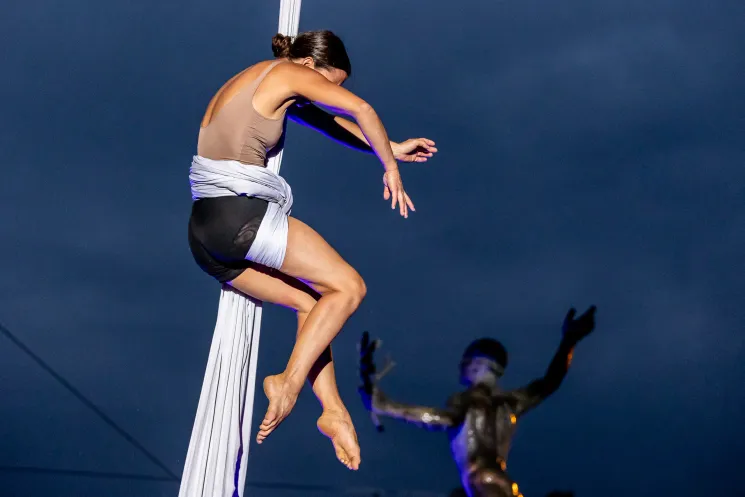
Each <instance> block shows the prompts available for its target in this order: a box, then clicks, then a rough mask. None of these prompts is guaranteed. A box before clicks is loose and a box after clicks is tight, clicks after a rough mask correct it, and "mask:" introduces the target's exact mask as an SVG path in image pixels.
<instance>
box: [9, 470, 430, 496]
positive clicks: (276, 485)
mask: <svg viewBox="0 0 745 497" xmlns="http://www.w3.org/2000/svg"><path fill="white" fill-rule="evenodd" d="M0 473H28V474H46V475H60V476H76V477H84V478H101V479H107V480H133V481H153V482H166V483H176V482H174V480H173V479H171V478H169V477H167V476H150V475H142V474H135V473H113V472H104V471H80V470H72V469H58V468H43V467H36V466H0ZM246 487H248V488H257V489H264V490H297V491H305V492H322V493H326V494H332V495H371V496H380V497H384V496H385V497H396V496H400V497H403V496H418V497H444V495H442V494H439V493H434V492H426V491H411V490H385V489H377V488H355V487H338V486H334V485H312V484H303V483H285V482H259V481H253V482H252V481H248V482H246Z"/></svg>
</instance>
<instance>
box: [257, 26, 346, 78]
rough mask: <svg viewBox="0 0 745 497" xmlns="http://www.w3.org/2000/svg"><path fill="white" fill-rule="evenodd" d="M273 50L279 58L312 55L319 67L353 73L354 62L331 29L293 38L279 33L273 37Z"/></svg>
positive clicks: (302, 34)
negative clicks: (350, 59)
mask: <svg viewBox="0 0 745 497" xmlns="http://www.w3.org/2000/svg"><path fill="white" fill-rule="evenodd" d="M272 52H273V53H274V56H275V57H277V58H281V57H289V58H290V59H304V58H306V57H311V58H312V59H313V60H314V61H315V63H316V67H317V68H318V69H324V68H328V67H333V68H335V69H341V70H342V71H344V72H345V73H347V76H351V75H352V63H351V62H350V61H349V55H347V49H346V48H345V47H344V43H343V42H342V41H341V38H339V37H338V36H336V35H335V34H334V33H332V32H331V31H327V30H321V31H306V32H305V33H300V34H299V35H297V37H296V38H295V39H294V40H293V39H292V38H290V37H289V36H285V35H283V34H279V33H277V34H276V35H274V37H273V38H272Z"/></svg>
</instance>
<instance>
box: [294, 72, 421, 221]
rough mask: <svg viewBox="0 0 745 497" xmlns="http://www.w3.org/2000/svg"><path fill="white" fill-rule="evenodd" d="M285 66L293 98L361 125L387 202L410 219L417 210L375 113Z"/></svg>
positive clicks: (319, 80) (323, 82)
mask: <svg viewBox="0 0 745 497" xmlns="http://www.w3.org/2000/svg"><path fill="white" fill-rule="evenodd" d="M283 65H285V66H286V67H284V68H283V69H284V70H285V71H287V74H286V77H285V78H283V80H284V82H285V83H284V84H285V85H286V90H287V91H288V92H289V93H290V96H301V97H304V98H306V99H308V100H310V101H311V102H317V103H319V104H320V105H323V106H324V107H327V108H329V109H330V110H331V111H332V112H337V113H340V114H345V115H347V116H349V117H352V118H353V119H354V120H355V121H357V124H358V125H359V127H360V129H361V130H362V133H363V134H364V135H365V138H366V139H367V142H368V143H369V144H370V146H371V147H372V149H373V151H374V152H375V155H377V156H378V159H379V160H380V162H381V163H382V165H383V168H384V169H385V174H384V176H383V182H384V184H385V189H384V198H385V199H386V200H388V199H389V198H390V199H391V200H392V202H391V208H395V206H396V204H397V203H398V204H399V209H400V211H401V215H402V216H404V217H408V209H411V210H414V206H413V204H412V202H411V199H409V197H408V195H407V194H406V192H405V191H404V189H403V184H402V182H401V176H400V174H399V172H398V164H397V163H396V159H395V157H394V155H393V151H392V150H391V143H390V141H389V139H388V134H387V133H386V131H385V128H384V127H383V123H382V122H381V121H380V118H379V117H378V114H377V113H376V112H375V109H373V108H372V106H371V105H370V104H368V103H367V102H365V101H364V100H363V99H361V98H360V97H358V96H357V95H355V94H354V93H352V92H350V91H349V90H346V89H344V88H342V87H341V86H338V85H335V84H334V83H332V82H330V81H329V80H328V79H326V78H325V77H324V76H323V75H321V74H320V73H318V72H316V71H314V70H312V69H309V68H306V67H302V66H300V65H296V64H283Z"/></svg>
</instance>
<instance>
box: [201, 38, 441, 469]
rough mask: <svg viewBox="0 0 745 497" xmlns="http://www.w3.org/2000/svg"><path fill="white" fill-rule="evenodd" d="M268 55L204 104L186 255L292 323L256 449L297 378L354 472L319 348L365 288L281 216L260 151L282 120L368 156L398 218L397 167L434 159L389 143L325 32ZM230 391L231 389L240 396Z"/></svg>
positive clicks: (288, 196)
mask: <svg viewBox="0 0 745 497" xmlns="http://www.w3.org/2000/svg"><path fill="white" fill-rule="evenodd" d="M272 51H273V53H274V56H275V58H274V59H273V60H265V61H261V62H257V63H255V64H253V65H251V66H250V67H248V68H246V69H244V70H243V71H241V72H240V73H238V74H236V75H235V76H233V77H232V78H231V79H230V80H229V81H227V82H226V83H225V84H224V85H223V86H222V88H220V89H219V90H218V92H217V93H216V94H215V95H214V97H213V98H212V100H211V101H210V102H209V105H208V106H207V110H206V112H205V114H204V117H203V119H202V123H201V128H200V130H199V139H198V144H197V155H196V156H194V158H193V162H192V166H191V170H190V175H189V178H190V182H191V191H192V198H193V205H192V211H191V217H190V220H189V227H188V237H189V246H190V248H191V251H192V254H193V256H194V259H195V260H196V262H197V264H198V265H199V267H200V268H201V269H202V270H203V271H204V272H205V273H207V274H208V275H210V276H212V277H214V278H215V279H216V280H217V281H218V282H220V283H221V284H223V285H229V286H230V287H232V289H234V290H237V291H239V292H240V293H241V294H243V295H246V296H249V297H251V298H253V299H256V300H257V301H261V302H270V303H274V304H279V305H281V306H284V307H288V308H290V309H293V310H294V311H295V312H296V314H297V321H298V325H297V338H296V341H295V345H294V348H293V350H292V353H291V355H290V358H289V360H288V362H287V365H286V367H285V369H284V371H282V372H280V373H278V374H275V375H271V376H267V377H266V378H265V379H264V381H263V387H264V393H265V394H266V396H267V398H268V400H269V407H268V409H267V411H266V415H265V416H264V418H263V421H262V422H261V425H260V427H259V431H258V433H257V435H256V441H257V443H259V444H261V443H263V442H264V441H265V440H266V439H267V437H268V436H269V435H270V434H271V433H272V432H273V431H274V430H275V429H276V428H277V427H278V426H279V425H280V423H282V421H283V420H284V419H285V418H286V417H287V416H288V415H289V414H290V412H291V411H292V408H293V406H294V405H295V402H296V400H297V397H298V394H299V393H300V390H301V389H302V387H303V384H304V382H305V381H306V378H307V379H308V380H309V382H310V385H311V387H312V389H313V392H314V393H315V395H316V397H317V398H318V400H319V401H320V403H321V406H322V414H321V416H320V418H319V419H318V422H317V426H318V429H319V430H320V431H321V432H322V433H323V434H324V435H326V436H327V437H328V438H329V439H330V440H331V442H332V444H333V446H334V449H335V453H336V457H337V458H338V459H339V461H340V462H341V463H342V464H344V465H345V466H346V467H347V468H349V469H351V470H357V469H358V468H359V466H360V448H359V445H358V442H357V436H356V433H355V429H354V426H353V424H352V420H351V418H350V415H349V413H348V411H347V409H346V407H345V405H344V403H343V401H342V399H341V397H340V396H339V392H338V390H337V386H336V378H335V374H334V362H333V356H332V353H331V348H330V344H331V341H332V340H333V339H334V337H336V335H337V334H338V333H339V332H340V330H341V328H342V327H343V325H344V323H345V322H346V321H347V319H348V318H349V317H350V316H351V315H352V313H354V312H355V310H356V309H357V308H358V306H359V305H360V303H361V302H362V299H363V298H364V297H365V293H366V288H365V283H364V281H363V279H362V277H361V276H360V275H359V274H358V273H357V271H355V269H354V268H353V267H351V266H350V265H349V264H348V263H347V262H346V261H345V260H344V259H343V258H342V257H341V256H340V255H339V254H338V253H337V252H336V251H335V250H334V249H333V248H332V247H331V246H330V245H329V244H328V243H327V242H326V241H325V240H324V239H323V237H322V236H321V235H319V234H318V233H317V232H316V231H315V230H314V229H313V228H311V227H310V226H308V225H307V224H305V223H303V222H302V221H300V220H298V219H296V218H295V217H292V216H291V215H290V212H291V207H292V201H293V199H292V191H291V189H290V186H289V185H288V184H287V182H286V181H285V180H284V179H283V178H282V177H281V176H279V175H278V174H276V173H275V172H273V171H271V170H270V169H268V168H267V167H265V166H266V165H267V153H268V152H269V151H271V150H272V149H273V148H275V146H277V145H278V144H280V143H281V140H282V136H283V133H284V122H285V117H289V118H290V119H291V120H293V121H296V122H298V123H300V124H302V125H306V126H309V127H311V128H314V129H316V130H318V131H320V132H321V133H322V134H324V135H326V136H328V137H330V138H332V139H334V140H336V141H337V142H339V143H341V144H343V145H346V146H349V147H352V148H354V149H356V150H359V151H362V152H366V153H371V154H374V155H375V156H377V158H378V160H379V161H380V163H381V165H382V166H383V169H384V172H383V176H382V181H383V185H382V186H383V198H384V199H385V200H386V201H388V202H389V203H390V207H391V209H397V210H398V213H399V214H400V215H401V216H403V217H404V218H408V216H409V214H410V213H411V212H412V211H414V204H413V202H412V201H411V199H410V197H409V195H408V194H407V193H406V191H405V189H404V186H403V183H402V181H401V175H400V173H399V169H398V164H397V161H402V162H425V161H427V159H429V158H430V157H432V155H433V154H434V153H436V152H437V149H436V148H435V143H434V142H433V141H431V140H429V139H426V138H415V139H409V140H406V141H404V142H402V143H396V142H392V141H390V140H389V138H388V134H387V133H386V130H385V128H384V126H383V123H382V122H381V121H380V118H379V117H378V115H377V113H376V112H375V110H374V109H373V107H372V106H371V105H370V104H369V103H367V102H366V101H365V100H363V99H362V98H360V97H359V96H357V95H355V94H353V93H352V92H350V91H348V90H346V89H344V87H343V84H344V82H345V81H346V80H347V79H348V78H349V77H350V75H351V73H352V66H351V63H350V60H349V57H348V55H347V52H346V49H345V47H344V44H343V42H342V40H341V39H340V38H339V37H338V36H336V35H335V34H334V33H332V32H331V31H309V32H305V33H301V34H299V35H298V36H297V37H295V38H294V39H292V38H290V37H288V36H284V35H282V34H277V35H275V36H274V37H273V39H272ZM324 109H326V110H324ZM327 111H330V112H333V113H334V114H342V115H345V116H347V117H349V118H351V120H349V119H345V118H342V117H339V116H337V115H334V114H332V113H329V112H327ZM208 368H209V366H208ZM215 374H218V375H219V374H220V372H219V371H218V372H216V373H215ZM223 374H224V371H223ZM235 383H236V384H235V385H234V386H233V387H232V388H235V389H245V388H246V386H245V385H241V384H239V383H240V382H239V381H238V380H235ZM203 394H204V387H203ZM229 408H230V407H229V406H226V407H225V409H229ZM233 408H234V407H233ZM217 415H220V413H217ZM247 415H249V416H250V413H248V414H247ZM198 416H199V415H198ZM240 422H241V423H243V414H241V415H240ZM231 423H232V421H231ZM195 426H196V425H195ZM227 429H228V428H226V430H227ZM195 430H196V428H195ZM193 436H194V435H193ZM191 450H192V449H191V447H190V451H191ZM198 450H199V449H198V448H195V449H194V451H195V452H196V451H198ZM241 450H244V449H242V448H241ZM240 456H241V455H240V454H239V456H238V457H239V458H240ZM187 465H188V461H187Z"/></svg>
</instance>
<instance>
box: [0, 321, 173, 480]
mask: <svg viewBox="0 0 745 497" xmlns="http://www.w3.org/2000/svg"><path fill="white" fill-rule="evenodd" d="M0 332H1V333H2V334H3V335H5V336H6V337H8V339H9V340H10V341H11V342H13V343H14V344H15V345H16V346H17V347H18V348H19V349H21V350H22V351H23V352H25V353H26V355H28V356H29V357H30V358H31V359H33V360H34V362H36V364H38V365H39V366H40V367H41V368H42V369H43V370H44V371H46V372H47V373H49V374H50V375H51V376H52V377H53V378H54V379H55V380H57V381H58V382H59V383H60V384H61V385H62V386H63V387H64V388H65V389H66V390H67V391H68V392H70V393H71V394H73V395H74V396H75V397H76V398H77V399H78V400H79V401H80V402H82V403H83V404H84V405H85V406H86V407H88V408H89V409H90V410H91V411H93V412H94V413H95V414H96V415H97V416H98V417H99V418H100V419H101V420H102V421H103V422H104V423H106V424H107V425H109V426H110V427H111V428H112V429H113V430H114V431H116V432H117V433H118V434H119V435H121V436H122V437H123V438H124V439H125V440H126V441H127V442H129V443H130V444H131V445H132V446H134V447H135V448H136V449H138V450H139V451H140V452H141V453H142V454H143V455H144V456H145V457H147V458H148V459H149V460H150V461H151V462H152V463H153V464H155V465H156V466H158V467H159V468H160V469H162V470H163V471H164V472H165V473H166V474H167V475H168V477H169V478H170V479H171V480H173V481H179V480H180V478H179V477H178V476H176V474H175V473H174V472H173V471H171V470H170V469H168V467H167V466H166V465H165V464H164V463H162V462H161V461H160V460H159V459H158V458H157V457H155V455H153V454H152V453H151V452H150V451H149V450H147V449H146V448H145V447H144V446H143V445H142V444H141V443H140V442H138V441H137V440H136V439H135V438H134V437H133V436H132V435H130V434H129V433H127V432H126V431H124V429H123V428H121V427H120V426H119V425H118V424H116V422H115V421H114V420H113V419H111V418H110V417H109V416H108V415H107V414H106V413H105V412H103V411H102V410H101V409H100V408H99V407H98V406H96V405H95V404H94V403H93V402H91V401H90V400H88V398H86V397H85V395H83V394H82V393H81V392H80V391H79V390H78V389H77V388H75V387H74V386H72V384H70V382H69V381H67V380H66V379H65V378H63V377H62V376H61V375H60V374H59V373H57V372H56V371H54V370H53V369H52V368H51V366H49V365H48V364H47V363H46V362H44V360H43V359H42V358H41V357H39V356H38V355H36V354H35V353H34V352H33V351H32V350H31V349H30V348H28V347H27V346H26V345H25V344H24V343H23V342H21V341H20V340H19V339H18V338H17V337H16V336H15V335H13V333H11V331H10V330H9V329H8V328H6V327H5V326H4V325H3V324H2V323H0Z"/></svg>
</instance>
